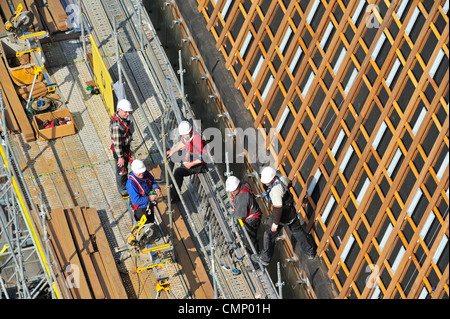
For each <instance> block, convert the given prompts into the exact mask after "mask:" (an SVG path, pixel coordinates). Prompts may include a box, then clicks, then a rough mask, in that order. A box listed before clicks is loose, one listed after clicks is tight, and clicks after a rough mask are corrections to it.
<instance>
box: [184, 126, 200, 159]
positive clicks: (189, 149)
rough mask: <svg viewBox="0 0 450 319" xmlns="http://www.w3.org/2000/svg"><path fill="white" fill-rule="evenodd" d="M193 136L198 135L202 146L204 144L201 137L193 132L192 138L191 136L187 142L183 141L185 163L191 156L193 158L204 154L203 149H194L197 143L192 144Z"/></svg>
mask: <svg viewBox="0 0 450 319" xmlns="http://www.w3.org/2000/svg"><path fill="white" fill-rule="evenodd" d="M195 135H198V136H199V137H200V139H201V142H202V144H203V143H204V141H203V139H202V138H201V136H200V135H199V134H198V133H197V132H195V131H193V133H192V136H191V138H190V139H189V140H185V139H183V142H184V148H185V150H186V155H185V157H184V159H185V161H186V162H187V161H188V159H189V158H190V157H191V156H194V155H201V154H202V153H204V152H203V149H198V147H196V144H197V143H194V136H195ZM202 146H203V145H202Z"/></svg>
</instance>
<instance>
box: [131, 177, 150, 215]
mask: <svg viewBox="0 0 450 319" xmlns="http://www.w3.org/2000/svg"><path fill="white" fill-rule="evenodd" d="M128 178H131V180H132V181H134V182H135V183H136V184H137V186H138V187H139V191H140V194H141V196H148V195H156V192H155V191H154V190H151V191H150V194H146V193H145V192H144V189H143V188H142V186H141V184H139V181H138V180H137V179H136V178H134V176H132V175H130V176H128ZM146 179H147V181H148V183H149V184H150V185H151V184H152V181H151V180H150V178H148V177H146ZM151 192H154V193H155V194H152V193H151ZM130 202H131V201H130ZM131 206H132V207H131V209H132V210H133V211H135V210H137V209H138V208H139V205H136V204H133V203H131Z"/></svg>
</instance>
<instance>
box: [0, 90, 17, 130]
mask: <svg viewBox="0 0 450 319" xmlns="http://www.w3.org/2000/svg"><path fill="white" fill-rule="evenodd" d="M0 86H2V85H0ZM2 98H3V105H4V107H5V124H6V131H9V132H11V133H20V127H19V124H18V123H17V121H16V118H15V116H14V112H13V111H12V109H11V105H9V101H8V99H7V98H6V96H3V95H2ZM0 118H1V119H2V120H3V118H2V117H1V114H0ZM1 131H2V128H1V127H0V132H1Z"/></svg>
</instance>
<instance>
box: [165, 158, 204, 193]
mask: <svg viewBox="0 0 450 319" xmlns="http://www.w3.org/2000/svg"><path fill="white" fill-rule="evenodd" d="M204 171H205V165H204V164H198V165H195V166H192V167H191V168H186V166H184V165H181V166H180V167H178V168H177V169H175V172H173V177H174V178H175V182H176V183H177V185H178V188H179V189H181V185H182V184H183V179H184V178H185V177H186V176H190V175H193V174H198V173H203V172H204ZM170 198H171V199H173V200H175V201H179V200H180V198H179V196H178V194H177V191H176V189H175V187H173V186H172V187H171V188H170Z"/></svg>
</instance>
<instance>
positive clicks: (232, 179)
mask: <svg viewBox="0 0 450 319" xmlns="http://www.w3.org/2000/svg"><path fill="white" fill-rule="evenodd" d="M240 182H241V181H240V180H239V178H237V177H236V176H229V177H228V178H227V181H226V182H225V189H226V191H227V192H234V191H235V190H236V189H237V188H238V186H239V183H240Z"/></svg>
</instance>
